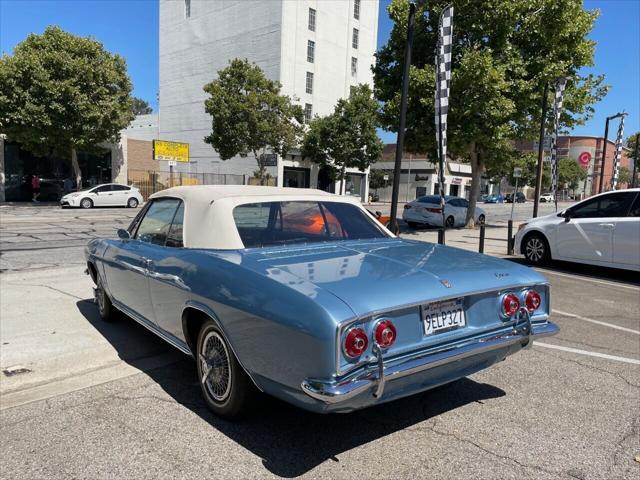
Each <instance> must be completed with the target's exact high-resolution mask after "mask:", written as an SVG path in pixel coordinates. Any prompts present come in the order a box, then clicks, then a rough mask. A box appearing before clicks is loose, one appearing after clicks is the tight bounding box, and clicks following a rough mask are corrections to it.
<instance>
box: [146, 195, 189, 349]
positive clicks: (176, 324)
mask: <svg viewBox="0 0 640 480" xmlns="http://www.w3.org/2000/svg"><path fill="white" fill-rule="evenodd" d="M183 224H184V203H183V202H180V203H179V205H178V209H177V210H176V212H175V214H174V217H173V220H172V222H171V227H170V228H169V231H168V234H167V238H166V241H165V244H164V245H153V246H152V247H150V248H149V251H148V258H149V260H150V262H149V263H148V268H149V289H150V293H151V303H152V305H153V310H154V314H155V321H156V324H157V326H158V327H160V328H161V329H162V330H164V331H165V332H166V333H168V334H170V335H171V336H173V337H176V338H181V337H182V321H181V319H182V309H183V307H184V305H185V302H186V301H187V299H188V296H189V288H188V287H187V285H186V284H185V283H184V282H183V279H182V277H183V271H184V270H183V267H184V265H185V263H184V261H183V259H182V258H183V256H184V255H185V253H186V251H185V250H184V249H183V248H182V247H183V243H182V230H183Z"/></svg>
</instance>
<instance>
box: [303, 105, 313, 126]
mask: <svg viewBox="0 0 640 480" xmlns="http://www.w3.org/2000/svg"><path fill="white" fill-rule="evenodd" d="M312 116H313V106H312V105H311V104H310V103H305V104H304V123H309V122H311V117H312Z"/></svg>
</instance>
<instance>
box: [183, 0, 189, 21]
mask: <svg viewBox="0 0 640 480" xmlns="http://www.w3.org/2000/svg"><path fill="white" fill-rule="evenodd" d="M189 17H191V0H184V18H189Z"/></svg>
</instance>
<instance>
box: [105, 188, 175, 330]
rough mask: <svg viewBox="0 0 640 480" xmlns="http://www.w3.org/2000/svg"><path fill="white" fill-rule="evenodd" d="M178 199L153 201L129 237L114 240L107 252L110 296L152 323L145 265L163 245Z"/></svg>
mask: <svg viewBox="0 0 640 480" xmlns="http://www.w3.org/2000/svg"><path fill="white" fill-rule="evenodd" d="M179 203H180V200H178V199H173V198H162V199H158V200H154V201H153V202H151V203H150V204H149V206H148V207H147V208H146V210H145V211H144V213H143V215H142V216H141V218H140V219H139V221H138V222H137V225H135V226H134V227H133V231H132V232H130V233H131V235H132V238H130V239H127V240H120V241H118V242H116V245H117V246H116V247H114V251H113V253H112V254H111V256H110V257H111V258H110V259H109V260H110V264H111V266H110V268H109V269H108V272H107V281H108V282H109V288H110V291H111V292H112V295H113V297H114V298H115V300H117V301H118V302H119V303H121V304H123V305H124V306H125V307H127V308H128V309H129V310H132V311H133V312H134V313H135V314H137V315H139V316H140V317H142V318H143V319H144V320H146V321H148V322H150V323H155V315H154V310H153V305H152V302H151V295H150V291H149V267H150V265H151V263H152V262H153V260H152V259H151V257H154V258H157V253H156V248H157V247H158V246H164V244H165V241H166V237H167V233H168V231H169V228H170V226H171V222H172V220H173V215H174V214H175V211H176V209H177V207H178V204H179Z"/></svg>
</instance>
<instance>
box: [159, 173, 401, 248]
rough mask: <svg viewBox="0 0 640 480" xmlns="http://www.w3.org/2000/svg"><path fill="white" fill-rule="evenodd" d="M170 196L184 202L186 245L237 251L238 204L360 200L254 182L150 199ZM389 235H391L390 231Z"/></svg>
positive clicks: (164, 193)
mask: <svg viewBox="0 0 640 480" xmlns="http://www.w3.org/2000/svg"><path fill="white" fill-rule="evenodd" d="M164 197H171V198H179V199H181V200H182V201H184V205H185V212H184V226H183V232H182V236H183V243H184V246H185V247H187V248H215V249H221V250H236V249H240V248H244V245H243V243H242V240H241V238H240V235H239V233H238V229H237V228H236V224H235V221H234V219H233V209H234V208H235V207H236V206H238V205H244V204H247V203H261V202H282V201H294V200H301V201H304V200H307V201H309V200H312V201H321V202H342V203H350V204H352V205H356V206H358V207H359V208H360V209H362V210H363V211H364V212H366V213H367V214H368V215H370V214H369V213H368V212H367V211H366V209H364V208H363V207H362V205H361V204H360V200H359V199H358V198H355V197H350V196H346V195H334V194H332V193H328V192H324V191H322V190H316V189H310V188H283V187H260V186H252V185H197V186H186V187H173V188H168V189H166V190H162V191H161V192H158V193H154V194H153V195H151V197H149V199H150V200H154V199H158V198H164ZM389 235H390V236H392V235H391V234H390V233H389Z"/></svg>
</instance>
